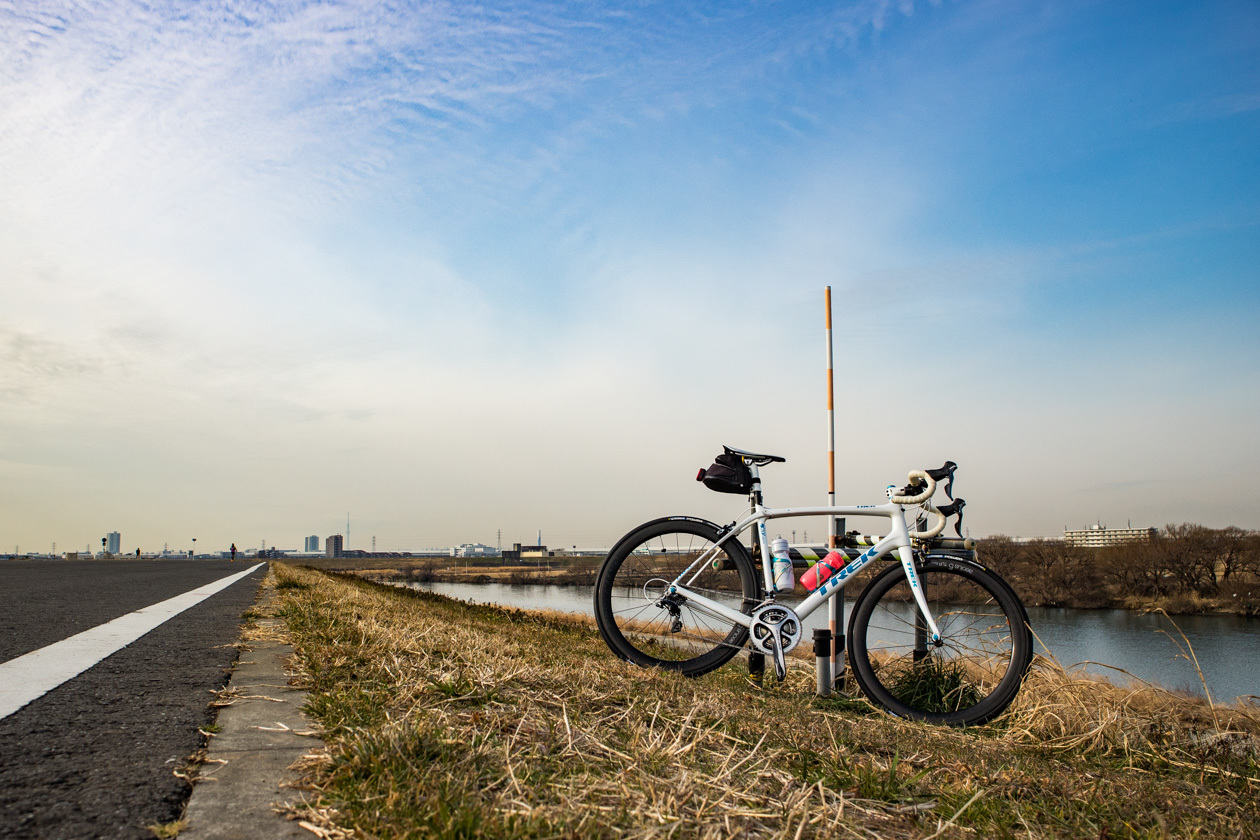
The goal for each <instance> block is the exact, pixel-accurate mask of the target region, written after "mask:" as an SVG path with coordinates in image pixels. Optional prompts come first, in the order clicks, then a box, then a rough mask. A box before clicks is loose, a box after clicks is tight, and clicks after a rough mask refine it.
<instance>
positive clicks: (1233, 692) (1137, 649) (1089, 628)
mask: <svg viewBox="0 0 1260 840" xmlns="http://www.w3.org/2000/svg"><path fill="white" fill-rule="evenodd" d="M412 586H414V587H415V588H417V589H424V590H427V591H430V592H439V593H441V594H443V595H449V596H451V597H452V598H461V599H463V600H466V601H475V602H477V603H481V604H486V603H490V604H503V605H505V606H512V607H521V608H523V609H551V610H560V611H562V612H579V613H585V614H587V615H591V614H593V613H594V611H595V609H594V603H593V598H594V590H593V589H592V587H589V586H586V587H582V586H539V585H524V586H512V585H510V584H503V583H486V584H470V583H416V584H412ZM800 600H802V599H799V598H798V599H786V603H788V604H790V605H792V606H795V604H796V603H799V602H800ZM852 606H853V605H852V602H849V603H847V604H846V605H845V617H846V620H847V618H848V614H849V611H850V610H851V609H852ZM1028 620H1029V622H1030V623H1031V624H1032V629H1033V632H1034V633H1035V634H1036V636H1037V640H1038V642H1037V650H1038V652H1042V653H1047V652H1048V653H1049V654H1051V655H1053V656H1054V657H1055V658H1056V659H1058V660H1059V662H1061V663H1062V664H1063V665H1064V666H1066V667H1069V668H1071V667H1072V666H1074V665H1081V666H1082V667H1084V668H1085V669H1086V670H1088V671H1090V672H1091V673H1097V674H1105V675H1107V676H1108V677H1110V678H1111V679H1112V680H1113V681H1118V682H1122V681H1124V679H1125V677H1124V674H1123V673H1121V672H1118V671H1115V670H1113V669H1115V668H1122V669H1124V671H1127V672H1128V673H1130V674H1132V675H1133V676H1135V677H1137V678H1139V679H1143V680H1147V681H1149V682H1153V683H1158V684H1159V685H1163V686H1165V687H1167V688H1175V689H1184V690H1187V691H1191V692H1194V693H1197V694H1202V693H1203V687H1202V685H1201V683H1200V681H1199V677H1198V674H1197V673H1196V672H1195V669H1194V664H1193V663H1192V662H1191V661H1190V659H1189V658H1188V656H1187V655H1186V654H1188V653H1189V650H1188V649H1186V650H1185V651H1184V652H1183V650H1182V649H1183V648H1185V647H1186V643H1185V641H1184V640H1183V639H1182V637H1181V633H1184V634H1185V635H1186V637H1187V638H1188V639H1189V640H1190V644H1191V645H1192V646H1193V649H1194V654H1195V656H1196V657H1197V658H1198V660H1199V666H1200V667H1201V668H1202V670H1203V674H1204V676H1205V678H1206V680H1207V685H1208V689H1209V690H1210V691H1211V692H1212V696H1213V698H1215V699H1217V700H1224V701H1229V700H1233V699H1234V698H1236V697H1240V696H1247V695H1260V668H1257V667H1256V666H1255V662H1256V655H1257V650H1260V619H1254V618H1243V617H1241V616H1232V615H1187V616H1175V617H1174V618H1173V619H1172V621H1175V622H1176V624H1177V627H1179V628H1180V629H1181V633H1178V631H1177V630H1176V629H1175V628H1174V627H1173V624H1172V621H1170V620H1169V619H1167V618H1165V617H1164V616H1162V615H1142V614H1139V613H1132V612H1129V611H1127V610H1069V609H1055V608H1050V607H1031V608H1029V610H1028ZM826 623H827V610H826V609H819V610H818V611H816V612H814V613H813V614H812V615H810V616H809V617H808V618H806V619H805V621H804V625H805V642H804V644H808V640H809V634H810V633H811V632H812V630H813V628H815V627H825V626H826ZM1087 662H1093V663H1101V664H1099V665H1084V664H1083V663H1087ZM1105 666H1111V667H1105Z"/></svg>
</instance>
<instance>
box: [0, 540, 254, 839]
mask: <svg viewBox="0 0 1260 840" xmlns="http://www.w3.org/2000/svg"><path fill="white" fill-rule="evenodd" d="M253 562H256V561H252V562H251V563H250V565H252V564H253ZM246 568H248V566H247V565H244V564H242V563H240V562H237V563H230V562H227V561H207V560H158V561H151V560H141V561H131V560H118V561H80V562H68V561H7V560H6V561H0V661H8V660H10V659H12V658H14V657H16V656H21V655H22V654H24V653H28V652H30V651H32V650H36V649H38V648H41V647H44V646H45V645H48V644H51V643H53V642H56V641H60V640H61V639H64V638H66V637H68V636H72V635H74V634H75V633H78V632H80V631H82V630H86V629H88V628H90V627H95V626H97V625H100V624H103V623H105V622H107V621H110V620H112V619H114V618H117V617H119V616H121V615H125V614H127V613H129V612H133V611H135V610H137V609H140V608H141V607H147V606H150V605H152V604H155V603H157V602H159V601H163V600H165V599H167V598H170V597H173V596H175V595H179V594H181V593H183V592H187V591H189V590H191V589H195V588H196V587H198V586H202V585H204V584H207V583H210V582H211V581H215V580H219V579H220V578H223V577H227V576H228V575H231V574H235V573H238V572H241V571H243V570H244V569H246ZM265 574H266V567H265V566H264V567H262V568H259V569H257V570H256V571H255V572H253V573H252V574H251V575H249V576H247V577H246V578H244V579H242V580H240V581H237V582H236V583H235V584H233V585H232V586H229V587H228V588H227V589H225V590H223V591H222V592H219V593H217V594H215V595H213V596H211V597H210V598H208V599H206V600H205V601H202V602H201V603H200V604H197V605H196V606H194V607H192V608H191V609H188V610H186V611H185V612H183V613H181V614H179V615H177V616H175V617H174V618H172V619H171V620H170V621H167V622H166V623H165V624H163V625H161V626H160V627H158V628H157V629H155V630H153V631H151V632H150V633H148V634H147V635H145V636H143V637H141V638H140V639H138V640H136V641H135V642H133V643H131V644H130V645H128V646H127V647H125V648H123V649H122V650H120V651H118V652H117V653H115V654H113V655H112V656H109V657H107V658H106V659H104V660H102V661H101V662H99V663H97V664H96V665H95V666H93V667H92V668H89V669H88V670H87V671H84V672H83V673H82V674H80V675H79V676H77V677H75V678H74V679H72V680H70V681H69V682H66V683H64V684H62V685H61V686H59V687H58V688H55V689H53V690H52V691H50V692H48V693H47V694H45V695H44V696H43V697H41V698H39V699H38V700H36V701H34V702H33V703H31V704H30V705H28V706H26V707H24V708H22V709H20V710H19V711H17V712H15V713H14V714H12V715H10V716H9V717H7V718H4V719H3V720H0V837H3V838H10V837H12V838H27V837H29V838H98V837H99V838H149V839H151V838H152V836H153V835H152V834H151V833H150V832H149V831H148V830H147V828H146V826H149V825H152V824H154V823H167V822H170V821H172V820H175V819H177V818H178V817H179V814H180V810H181V808H182V807H183V804H184V802H185V801H186V800H187V798H188V793H189V787H188V785H187V784H186V783H185V782H184V781H183V780H181V779H179V778H177V777H176V776H175V775H174V773H173V772H172V771H173V770H175V769H177V768H179V767H182V766H183V765H184V764H185V762H186V761H187V759H188V757H189V756H190V755H192V754H193V753H194V752H196V751H197V750H198V749H200V748H201V747H202V746H203V744H204V738H203V737H202V736H201V735H200V734H199V733H198V732H197V727H199V726H203V725H205V724H208V723H210V722H212V721H213V719H214V710H213V709H211V708H210V707H209V705H208V704H209V702H210V700H211V699H213V698H212V696H211V693H210V692H212V691H214V690H217V689H219V688H222V687H223V686H224V685H225V684H226V683H227V680H228V676H229V672H230V669H231V666H232V663H233V661H234V660H235V658H236V651H235V649H234V648H233V647H232V644H233V643H234V642H235V641H236V639H237V637H238V635H239V633H240V626H241V614H242V613H243V612H244V611H245V610H247V609H248V608H249V607H250V606H251V605H253V603H254V598H255V595H256V594H257V591H258V584H259V583H260V582H261V581H262V578H263V576H264V575H265Z"/></svg>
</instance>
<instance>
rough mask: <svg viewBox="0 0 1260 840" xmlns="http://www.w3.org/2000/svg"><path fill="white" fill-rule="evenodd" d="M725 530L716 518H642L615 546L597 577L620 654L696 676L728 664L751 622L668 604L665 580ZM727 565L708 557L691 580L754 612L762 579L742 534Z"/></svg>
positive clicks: (600, 617)
mask: <svg viewBox="0 0 1260 840" xmlns="http://www.w3.org/2000/svg"><path fill="white" fill-rule="evenodd" d="M719 538H720V533H719V531H718V527H717V526H716V525H714V524H713V523H712V522H707V521H705V520H702V519H694V518H692V517H682V516H678V517H668V518H665V519H657V520H653V521H652V522H648V523H645V524H643V525H640V526H639V527H638V528H635V529H634V530H632V531H630V532H629V533H628V534H626V536H624V537H622V538H621V540H620V541H619V542H618V543H617V545H616V546H614V547H613V549H612V551H610V552H609V553H608V557H607V558H606V559H605V560H604V562H603V564H602V565H601V566H600V569H599V573H598V575H597V576H596V579H595V623H596V625H597V626H598V627H599V632H600V635H601V636H603V637H604V641H605V642H607V643H608V646H609V648H611V649H612V651H613V653H615V654H616V655H617V656H619V657H621V658H622V659H625V660H627V661H629V662H633V663H635V664H636V665H642V666H644V667H658V668H665V669H668V670H672V671H680V672H681V673H683V674H684V675H686V676H689V677H698V676H700V675H702V674H707V673H708V672H710V671H712V670H714V669H715V668H719V667H721V666H722V665H723V664H725V663H726V662H727V661H729V660H730V659H731V657H733V656H735V654H737V653H739V651H740V650H741V649H742V648H743V647H744V644H745V643H746V642H747V641H748V628H746V627H743V626H741V625H739V624H735V623H733V622H729V621H726V620H724V619H720V618H719V617H717V616H714V615H711V614H708V613H703V612H700V611H699V610H697V609H696V608H694V607H690V606H688V605H687V603H686V602H685V601H682V602H678V603H673V604H672V607H673V608H674V609H673V611H672V612H671V609H670V607H668V606H664V605H662V598H664V596H665V595H666V594H667V592H666V589H665V586H666V585H667V584H668V583H669V582H670V581H672V580H673V579H674V578H675V577H676V576H677V575H678V574H679V573H680V572H681V571H682V570H683V569H684V568H686V567H687V566H688V565H689V564H690V563H691V562H693V561H694V560H695V559H696V558H697V557H699V556H700V554H701V553H702V552H703V551H705V550H706V549H709V548H711V547H712V546H713V544H714V543H716V542H717V541H718V539H719ZM716 559H719V560H721V564H720V565H721V568H720V569H716V570H715V569H714V568H713V567H712V565H711V564H710V563H709V562H708V561H706V562H705V563H704V565H703V567H702V568H701V569H700V570H699V574H698V576H697V577H696V579H695V580H694V582H693V583H691V584H689V585H688V586H689V588H691V589H693V590H695V591H700V592H703V593H704V594H705V595H706V596H708V597H711V598H713V599H714V600H721V601H723V602H726V603H728V604H729V605H730V606H732V607H734V608H735V609H738V610H740V611H741V612H744V613H748V612H751V611H752V608H753V607H755V606H756V605H757V604H758V603H760V601H761V598H760V592H761V585H760V584H761V580H760V578H759V577H758V576H757V574H756V570H755V569H754V567H753V563H752V559H751V558H750V557H749V556H748V551H747V549H745V548H744V546H743V544H742V543H740V542H739V540H738V539H731V540H728V541H727V542H726V543H723V545H722V547H721V548H720V549H718V552H717V555H716Z"/></svg>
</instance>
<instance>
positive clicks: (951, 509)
mask: <svg viewBox="0 0 1260 840" xmlns="http://www.w3.org/2000/svg"><path fill="white" fill-rule="evenodd" d="M966 506H967V500H966V499H955V500H954V501H952V502H950V503H949V504H947V505H941V506H940V507H938V508H937V509H936V510H937V512H938V513H939V514H940V515H941V516H944V517H950V516H957V517H958V521H957V522H955V523H954V533H956V534H958V536H959V538H960V539H961V538H962V523H963V508H965V507H966Z"/></svg>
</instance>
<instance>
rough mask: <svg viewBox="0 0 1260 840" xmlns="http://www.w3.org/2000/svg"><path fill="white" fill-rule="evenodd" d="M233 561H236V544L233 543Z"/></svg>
mask: <svg viewBox="0 0 1260 840" xmlns="http://www.w3.org/2000/svg"><path fill="white" fill-rule="evenodd" d="M232 559H233V560H235V559H236V543H232Z"/></svg>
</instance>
